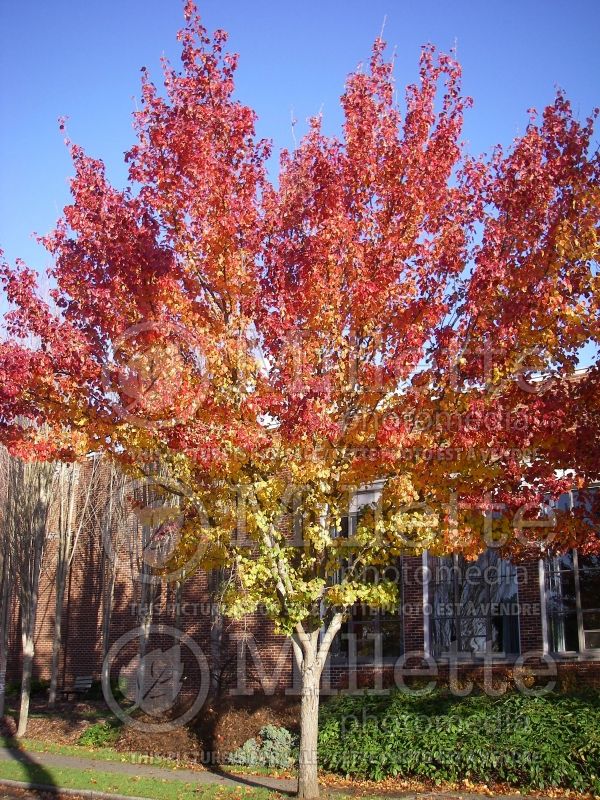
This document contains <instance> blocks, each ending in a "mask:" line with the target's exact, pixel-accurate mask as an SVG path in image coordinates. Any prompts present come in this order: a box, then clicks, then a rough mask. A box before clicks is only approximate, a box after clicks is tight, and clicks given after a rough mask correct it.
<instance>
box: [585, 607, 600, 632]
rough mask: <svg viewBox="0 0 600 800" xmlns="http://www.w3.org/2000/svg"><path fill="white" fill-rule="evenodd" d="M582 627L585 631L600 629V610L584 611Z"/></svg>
mask: <svg viewBox="0 0 600 800" xmlns="http://www.w3.org/2000/svg"><path fill="white" fill-rule="evenodd" d="M583 628H584V630H586V631H595V630H600V611H584V612H583Z"/></svg>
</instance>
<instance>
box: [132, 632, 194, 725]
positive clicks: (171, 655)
mask: <svg viewBox="0 0 600 800" xmlns="http://www.w3.org/2000/svg"><path fill="white" fill-rule="evenodd" d="M182 675H183V664H182V661H181V645H179V644H176V645H174V646H173V647H171V648H170V649H168V650H161V649H160V648H157V649H155V650H151V651H150V652H149V653H146V655H145V656H143V658H140V657H139V655H137V656H135V657H134V658H132V659H131V661H130V662H129V663H128V664H127V665H126V666H124V667H123V668H122V669H121V672H120V674H119V686H120V687H121V691H122V692H123V694H124V695H125V697H127V698H128V699H129V700H131V701H132V702H133V703H134V706H133V708H130V709H128V713H132V712H133V711H135V710H136V709H138V708H139V709H141V710H142V711H144V712H145V713H146V714H149V715H151V716H158V715H160V714H162V713H164V712H165V711H167V710H168V709H170V708H172V707H173V705H174V704H175V701H176V700H177V696H178V694H179V692H180V691H181V687H182Z"/></svg>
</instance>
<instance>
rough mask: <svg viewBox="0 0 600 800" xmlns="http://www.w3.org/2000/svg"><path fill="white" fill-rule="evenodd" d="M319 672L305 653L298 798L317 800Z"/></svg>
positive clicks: (314, 658) (312, 657)
mask: <svg viewBox="0 0 600 800" xmlns="http://www.w3.org/2000/svg"><path fill="white" fill-rule="evenodd" d="M320 678H321V670H320V669H319V665H318V661H317V658H316V656H311V655H308V658H307V655H306V654H305V655H304V658H303V663H302V705H301V709H300V758H299V771H298V797H299V798H300V799H301V800H316V798H318V797H319V777H318V771H317V741H318V736H319V681H320Z"/></svg>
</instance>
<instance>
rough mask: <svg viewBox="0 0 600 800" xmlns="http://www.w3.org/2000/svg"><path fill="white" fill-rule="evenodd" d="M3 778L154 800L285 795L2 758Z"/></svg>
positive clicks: (264, 799)
mask: <svg viewBox="0 0 600 800" xmlns="http://www.w3.org/2000/svg"><path fill="white" fill-rule="evenodd" d="M0 778H7V779H9V780H13V781H23V782H25V783H40V784H54V785H55V786H61V787H63V788H66V789H90V790H93V791H97V792H108V793H110V792H113V793H117V794H123V795H127V796H130V797H148V798H153V800H279V799H280V798H283V795H281V794H279V793H278V792H269V791H268V790H267V789H252V788H250V787H246V786H240V787H234V788H229V787H223V786H199V785H198V784H194V783H187V782H184V781H178V780H176V779H173V780H158V779H156V778H144V777H142V776H141V775H140V776H139V777H138V776H134V775H117V774H114V773H108V772H101V771H99V770H95V769H94V770H91V769H86V770H78V769H72V768H66V767H46V766H44V767H42V766H37V765H35V764H22V763H19V762H18V761H0Z"/></svg>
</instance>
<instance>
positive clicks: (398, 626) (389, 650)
mask: <svg viewBox="0 0 600 800" xmlns="http://www.w3.org/2000/svg"><path fill="white" fill-rule="evenodd" d="M381 639H382V642H381V646H382V653H381V655H382V656H383V657H384V658H397V657H398V656H399V655H400V653H402V651H403V647H402V620H401V619H400V618H398V617H397V618H396V619H394V620H386V621H382V623H381Z"/></svg>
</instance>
